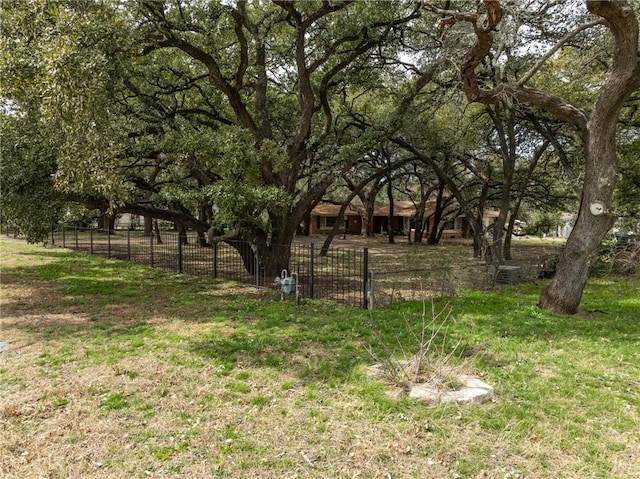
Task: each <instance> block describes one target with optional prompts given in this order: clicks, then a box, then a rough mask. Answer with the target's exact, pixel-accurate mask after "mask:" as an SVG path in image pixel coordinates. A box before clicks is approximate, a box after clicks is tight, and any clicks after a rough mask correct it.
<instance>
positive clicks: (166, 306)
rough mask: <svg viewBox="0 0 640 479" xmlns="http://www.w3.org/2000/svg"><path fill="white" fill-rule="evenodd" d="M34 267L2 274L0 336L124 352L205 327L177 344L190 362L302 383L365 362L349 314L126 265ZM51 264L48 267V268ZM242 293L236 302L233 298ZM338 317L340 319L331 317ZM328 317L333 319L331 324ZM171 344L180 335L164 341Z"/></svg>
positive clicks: (76, 259)
mask: <svg viewBox="0 0 640 479" xmlns="http://www.w3.org/2000/svg"><path fill="white" fill-rule="evenodd" d="M26 255H28V256H32V257H33V256H37V257H41V258H46V259H47V262H45V263H43V264H33V265H25V264H19V265H16V266H12V267H7V268H4V270H3V288H4V289H5V290H7V291H10V290H20V289H21V290H22V292H21V293H20V294H19V295H17V296H15V297H9V298H8V300H6V301H5V304H4V306H3V311H2V315H3V318H4V319H3V323H4V325H3V328H5V329H7V330H9V329H15V330H22V331H23V332H25V333H26V334H27V335H28V336H29V337H30V338H31V339H32V340H36V341H39V342H43V347H44V348H46V342H47V341H61V340H62V341H64V340H67V339H70V340H73V341H74V342H77V341H78V340H80V341H83V342H84V344H86V345H87V347H89V348H90V347H91V346H89V345H90V344H94V342H95V341H96V338H102V339H101V340H99V341H98V342H97V343H95V344H102V345H103V346H105V345H111V346H109V347H113V348H114V349H117V348H120V349H123V348H124V349H126V344H127V343H128V342H136V341H138V340H139V339H140V338H152V339H158V341H159V343H162V342H166V341H167V340H171V339H166V338H164V337H161V336H162V333H159V332H158V331H159V330H160V329H161V328H163V327H164V326H166V325H169V324H171V323H173V322H176V321H184V322H186V323H190V324H199V325H206V324H208V323H210V324H211V327H210V328H207V327H204V328H200V330H199V331H200V334H198V335H192V334H187V333H185V335H184V336H181V337H180V338H179V339H180V341H181V342H183V343H184V346H183V347H181V348H182V349H183V350H184V353H185V354H186V355H197V356H199V357H202V358H206V359H208V360H211V361H213V362H215V363H217V364H219V365H221V366H222V368H221V371H222V372H224V371H227V372H228V371H230V370H232V369H234V368H235V367H237V366H238V365H246V366H255V367H270V368H277V369H281V370H287V371H291V372H292V373H294V374H296V375H297V376H299V377H300V378H303V379H309V380H312V379H323V380H329V379H331V380H342V379H346V378H348V377H349V376H350V375H351V374H352V371H353V367H354V366H355V365H356V364H358V363H360V362H362V360H363V359H364V358H366V353H365V349H364V347H362V346H361V345H360V342H359V339H358V337H359V336H362V335H366V329H364V327H363V324H362V321H361V316H362V312H361V311H360V310H357V309H355V308H343V307H340V306H338V305H336V304H331V303H320V302H307V304H306V305H303V306H300V307H296V306H295V305H293V304H292V302H291V301H285V302H280V301H274V299H275V298H274V297H273V296H271V297H270V298H268V301H265V300H264V299H265V298H264V295H265V293H264V292H256V290H255V289H254V288H253V287H246V286H243V285H233V284H230V283H229V282H223V281H217V280H213V279H211V278H207V277H195V276H187V275H179V274H175V273H169V272H165V271H162V270H156V269H152V268H149V267H144V266H139V265H135V264H131V263H127V262H121V261H115V260H107V259H104V258H97V257H91V256H83V255H68V254H58V252H57V251H56V250H54V251H42V252H37V253H35V254H33V255H31V254H26ZM49 260H50V261H49ZM239 291H242V293H239ZM341 312H344V316H343V317H338V315H341V314H342V313H341ZM332 318H336V319H335V320H334V319H332ZM171 334H172V335H174V336H173V339H175V338H176V337H177V336H180V335H181V333H180V331H179V330H173V331H172V333H171Z"/></svg>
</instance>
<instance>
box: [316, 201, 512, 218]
mask: <svg viewBox="0 0 640 479" xmlns="http://www.w3.org/2000/svg"><path fill="white" fill-rule="evenodd" d="M340 208H341V206H340V205H332V204H322V205H318V206H316V207H315V208H314V209H313V212H312V213H313V214H314V215H316V216H338V213H340ZM361 208H362V207H360V209H361ZM360 209H357V208H356V207H354V206H352V205H349V206H348V207H347V209H346V211H345V215H346V216H360V213H359V211H360ZM434 209H435V202H433V201H429V202H427V204H426V205H425V213H426V214H427V215H430V214H432V213H433V211H434ZM415 214H416V205H415V203H414V202H413V201H410V200H396V201H394V202H393V216H399V217H406V218H409V217H411V216H414V215H415ZM499 214H500V212H499V211H497V210H485V212H484V217H485V218H497V217H498V216H499ZM373 216H378V217H379V216H389V203H387V204H385V205H380V206H377V207H376V208H375V209H374V210H373ZM460 216H465V215H464V214H462V215H460Z"/></svg>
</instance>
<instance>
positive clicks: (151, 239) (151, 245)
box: [149, 231, 153, 268]
mask: <svg viewBox="0 0 640 479" xmlns="http://www.w3.org/2000/svg"><path fill="white" fill-rule="evenodd" d="M149 265H150V266H151V267H152V268H153V231H152V232H151V234H150V235H149Z"/></svg>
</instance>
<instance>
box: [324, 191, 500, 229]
mask: <svg viewBox="0 0 640 479" xmlns="http://www.w3.org/2000/svg"><path fill="white" fill-rule="evenodd" d="M434 209H435V202H428V203H427V204H426V206H425V214H426V216H429V215H432V214H433V211H434ZM339 212H340V205H333V204H323V205H318V206H316V207H315V208H314V209H313V210H312V212H311V234H329V231H331V229H332V228H333V225H334V224H336V222H342V223H343V224H341V225H340V229H339V230H338V232H339V233H340V234H343V233H344V232H345V225H346V233H347V234H360V232H361V228H362V217H361V214H360V211H359V210H358V209H356V208H354V207H353V206H351V205H350V206H349V207H348V208H347V210H346V211H345V215H344V217H343V218H338V213H339ZM415 213H416V206H415V205H414V203H413V202H412V201H408V200H396V201H394V203H393V218H391V228H393V231H394V232H395V233H398V234H409V233H410V232H411V231H412V230H413V229H414V223H413V217H414V216H415ZM497 217H498V212H497V211H493V210H488V211H486V212H485V226H487V225H488V224H489V223H490V221H491V220H492V219H495V218H497ZM432 228H433V218H429V224H428V225H427V229H426V231H425V234H426V233H428V232H429V231H430V230H431V229H432ZM373 231H374V233H377V234H386V233H387V232H388V231H389V203H387V204H384V205H380V206H377V207H376V208H375V209H374V211H373ZM442 237H443V238H445V239H453V238H469V237H470V232H469V222H468V221H467V219H466V217H465V216H464V215H460V216H457V217H456V218H453V219H450V220H448V221H447V223H446V224H445V229H444V232H443V234H442Z"/></svg>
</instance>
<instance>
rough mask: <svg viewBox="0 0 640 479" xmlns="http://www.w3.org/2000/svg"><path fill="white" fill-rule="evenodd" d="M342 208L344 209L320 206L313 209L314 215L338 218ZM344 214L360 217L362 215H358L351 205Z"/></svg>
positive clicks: (327, 205) (336, 206)
mask: <svg viewBox="0 0 640 479" xmlns="http://www.w3.org/2000/svg"><path fill="white" fill-rule="evenodd" d="M340 208H342V206H341V205H330V204H324V205H318V206H316V207H315V208H314V209H313V214H314V215H317V216H338V213H340ZM344 214H345V215H347V216H360V213H358V212H357V211H356V209H355V208H354V207H353V206H351V205H349V206H347V209H346V210H345V212H344Z"/></svg>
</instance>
